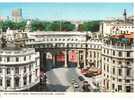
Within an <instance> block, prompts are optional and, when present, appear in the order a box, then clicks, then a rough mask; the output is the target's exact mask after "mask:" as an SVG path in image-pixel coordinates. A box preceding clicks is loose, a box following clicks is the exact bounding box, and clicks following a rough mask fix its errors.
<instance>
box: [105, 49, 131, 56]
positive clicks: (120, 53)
mask: <svg viewBox="0 0 135 100" xmlns="http://www.w3.org/2000/svg"><path fill="white" fill-rule="evenodd" d="M110 52H112V55H113V56H119V57H122V56H123V53H125V54H126V57H130V55H131V52H129V51H127V52H122V51H115V50H112V51H110V50H109V49H107V50H106V49H104V54H110ZM116 52H117V53H116Z"/></svg>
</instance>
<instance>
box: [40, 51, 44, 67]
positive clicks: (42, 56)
mask: <svg viewBox="0 0 135 100" xmlns="http://www.w3.org/2000/svg"><path fill="white" fill-rule="evenodd" d="M43 60H44V53H43V52H42V51H40V67H41V68H43Z"/></svg>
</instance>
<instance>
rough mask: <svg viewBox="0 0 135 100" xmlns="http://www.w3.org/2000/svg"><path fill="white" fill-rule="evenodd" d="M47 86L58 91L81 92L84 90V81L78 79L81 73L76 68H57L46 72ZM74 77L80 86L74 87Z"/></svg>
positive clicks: (50, 89)
mask: <svg viewBox="0 0 135 100" xmlns="http://www.w3.org/2000/svg"><path fill="white" fill-rule="evenodd" d="M46 75H47V88H48V89H49V91H57V92H65V91H67V92H80V91H82V88H81V87H82V82H81V81H80V80H79V79H78V76H79V74H78V73H77V69H76V68H55V69H52V70H50V71H48V72H47V73H46ZM72 79H75V80H76V82H77V83H78V84H79V85H80V87H79V88H74V87H73V85H72Z"/></svg>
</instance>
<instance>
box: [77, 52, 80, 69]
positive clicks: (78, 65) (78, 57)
mask: <svg viewBox="0 0 135 100" xmlns="http://www.w3.org/2000/svg"><path fill="white" fill-rule="evenodd" d="M77 67H78V68H80V53H79V50H77Z"/></svg>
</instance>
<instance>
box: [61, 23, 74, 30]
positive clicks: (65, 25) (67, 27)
mask: <svg viewBox="0 0 135 100" xmlns="http://www.w3.org/2000/svg"><path fill="white" fill-rule="evenodd" d="M74 29H75V25H74V24H72V23H71V22H63V23H62V31H73V30H74Z"/></svg>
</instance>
